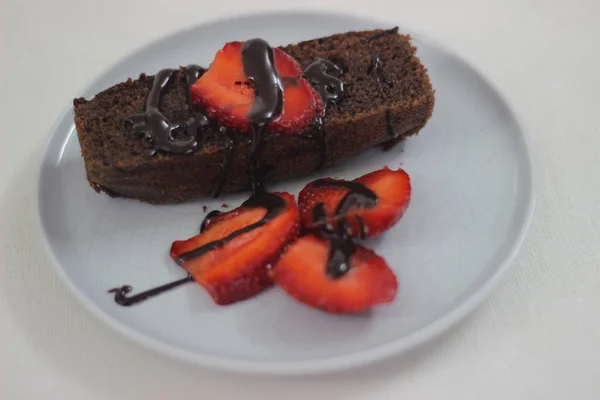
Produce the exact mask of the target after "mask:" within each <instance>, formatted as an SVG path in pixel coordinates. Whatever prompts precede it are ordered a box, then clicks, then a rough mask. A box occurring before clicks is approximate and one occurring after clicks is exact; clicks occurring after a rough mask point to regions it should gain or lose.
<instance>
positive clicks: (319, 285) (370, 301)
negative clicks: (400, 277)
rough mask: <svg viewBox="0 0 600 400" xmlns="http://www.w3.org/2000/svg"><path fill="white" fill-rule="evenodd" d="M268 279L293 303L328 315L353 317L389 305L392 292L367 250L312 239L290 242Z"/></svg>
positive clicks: (391, 281) (394, 285) (391, 278)
mask: <svg viewBox="0 0 600 400" xmlns="http://www.w3.org/2000/svg"><path fill="white" fill-rule="evenodd" d="M273 275H274V278H275V282H276V283H277V284H278V285H279V286H280V287H281V288H283V290H285V291H286V292H287V293H288V294H289V295H290V296H292V297H293V298H295V299H296V300H298V301H299V302H301V303H304V304H306V305H308V306H311V307H314V308H318V309H321V310H323V311H327V312H331V313H359V312H361V311H365V310H367V309H369V308H372V307H374V306H376V305H379V304H384V303H390V302H392V301H393V300H394V298H395V296H396V292H397V291H398V282H397V280H396V276H395V275H394V273H393V272H392V270H391V269H390V268H389V267H388V265H387V263H386V262H385V260H384V259H383V258H382V257H380V256H378V255H377V254H375V253H374V252H373V251H372V250H369V249H367V248H365V247H362V246H360V245H357V244H354V243H352V242H351V241H336V239H335V238H332V239H326V238H320V237H318V236H315V235H307V236H304V237H302V238H300V239H298V240H297V241H296V242H294V243H293V244H292V245H291V246H290V247H289V248H288V249H287V250H286V252H285V253H284V254H283V256H282V257H281V258H280V259H279V261H278V262H277V264H276V266H275V268H274V269H273Z"/></svg>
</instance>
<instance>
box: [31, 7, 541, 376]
mask: <svg viewBox="0 0 600 400" xmlns="http://www.w3.org/2000/svg"><path fill="white" fill-rule="evenodd" d="M394 25H396V23H394V21H391V22H390V21H374V20H368V19H364V18H359V17H352V16H347V15H339V14H333V15H332V14H314V13H293V14H292V13H289V14H264V15H255V16H248V17H242V18H237V19H232V20H225V21H220V22H217V23H211V24H207V25H202V26H199V27H197V28H194V29H191V30H187V31H185V32H181V33H178V34H176V35H173V36H170V37H167V38H165V39H163V40H160V41H158V42H155V43H153V44H151V45H149V46H146V47H144V48H142V49H141V50H139V51H137V52H135V53H133V54H131V55H130V56H128V57H126V58H125V59H124V60H122V61H121V62H119V63H117V64H116V65H114V66H113V67H112V68H111V69H110V70H108V71H107V72H106V73H105V74H104V75H102V76H101V77H100V78H98V79H96V80H95V81H94V82H93V83H92V84H91V85H90V86H89V88H88V89H87V90H86V91H85V92H84V93H81V95H82V96H85V97H86V98H91V97H93V96H94V94H96V93H97V92H99V91H101V90H103V89H105V88H107V87H109V86H112V85H113V84H115V83H117V82H120V81H123V80H125V79H127V78H128V77H135V76H137V75H138V74H139V73H140V72H146V73H150V74H153V73H155V72H156V71H158V70H159V69H161V68H164V67H173V66H179V65H187V64H190V63H198V64H201V65H209V64H210V62H211V61H212V58H213V56H214V54H215V52H216V51H217V50H218V49H219V48H221V47H222V46H223V44H224V43H226V42H229V41H233V40H245V39H248V38H252V37H262V38H264V39H266V40H268V41H270V42H271V44H272V45H283V44H288V43H295V42H298V41H302V40H307V39H311V38H317V37H321V36H327V35H330V34H334V33H341V32H347V31H351V30H362V29H374V28H391V27H393V26H394ZM400 31H401V32H406V31H405V30H404V29H402V28H401V29H400ZM408 33H410V34H412V36H413V40H414V44H415V45H416V46H417V48H418V51H417V54H418V56H419V57H420V58H421V60H422V62H423V63H424V64H425V65H426V66H427V68H428V69H429V74H430V77H431V81H432V83H433V85H434V87H435V89H436V105H435V110H434V113H433V117H432V118H431V120H430V122H429V123H428V124H427V126H426V128H425V129H423V130H422V132H421V133H420V134H419V135H418V136H417V137H414V138H411V139H409V140H408V141H406V142H405V143H404V144H403V146H402V148H400V147H397V148H395V149H394V150H392V151H388V152H382V151H381V149H379V148H376V149H372V150H370V151H367V152H365V153H363V154H361V155H359V156H358V157H355V158H353V159H351V160H348V161H347V162H346V163H344V164H343V165H339V166H336V167H334V168H331V169H326V170H322V171H321V172H320V173H318V174H315V175H314V176H310V177H307V178H304V179H302V180H296V181H289V182H285V183H281V184H278V185H273V186H271V187H270V189H271V190H273V191H275V190H277V191H280V190H281V191H289V192H292V193H295V194H297V193H298V192H299V190H300V189H301V188H302V187H303V186H304V185H305V184H306V183H307V182H309V181H310V180H312V179H315V178H318V177H324V176H331V177H338V178H349V179H352V178H355V177H358V176H360V175H363V174H365V173H367V172H370V171H373V170H376V169H379V168H381V167H383V166H384V165H388V166H390V167H393V168H397V167H402V168H404V169H405V170H406V171H407V172H408V173H409V174H410V176H411V179H412V185H413V194H412V201H411V205H410V207H409V208H408V211H407V212H406V214H405V216H404V217H403V218H402V220H401V221H400V222H399V223H398V224H397V225H396V226H395V227H394V228H393V229H391V230H390V231H388V232H387V233H385V234H384V235H382V236H381V237H379V238H377V239H374V240H371V241H370V243H369V245H370V246H371V247H372V248H373V249H374V250H375V251H376V252H378V253H379V254H380V255H382V256H383V257H385V259H386V260H387V261H388V263H389V265H390V266H391V267H392V268H393V270H394V271H395V273H396V274H397V276H398V279H399V282H400V291H399V293H398V296H397V298H396V300H395V301H394V302H393V303H392V304H390V305H386V306H380V307H378V308H376V309H374V310H373V311H372V312H370V313H367V314H363V315H360V316H342V315H330V314H326V313H323V312H320V311H317V310H315V309H311V308H308V307H305V306H303V305H301V304H299V303H297V302H295V301H294V300H292V299H291V298H289V297H288V296H286V295H285V294H284V293H283V292H282V291H281V290H280V289H278V288H277V287H274V288H272V289H270V290H268V291H266V292H265V293H263V294H261V295H259V296H257V297H255V298H253V299H250V300H247V301H245V302H241V303H237V304H235V305H231V306H227V307H219V306H216V305H215V304H214V303H213V302H212V300H211V299H210V297H209V296H208V295H207V293H206V292H205V291H204V290H203V289H202V288H201V287H200V286H198V285H194V284H189V285H184V286H181V287H179V288H178V289H176V290H173V291H171V292H168V293H165V294H162V295H160V296H157V297H155V298H153V299H151V300H148V301H146V302H144V303H140V304H139V305H135V306H132V307H121V306H119V305H117V304H115V302H114V300H113V296H112V295H110V294H108V293H107V290H108V289H110V288H113V287H115V286H121V285H123V284H131V285H132V286H133V287H134V292H138V291H141V290H144V289H147V288H150V287H153V286H156V285H159V284H163V283H166V282H169V281H172V280H175V279H178V278H181V277H184V276H185V273H184V271H183V270H182V269H181V268H180V267H178V266H177V265H176V264H175V263H174V262H173V261H172V260H171V259H170V258H169V255H168V250H169V248H170V245H171V243H172V241H173V240H175V239H185V238H188V237H190V236H192V235H194V234H195V233H196V232H197V230H198V226H199V223H200V222H201V220H202V218H203V211H202V206H203V205H206V206H207V207H208V210H209V211H210V210H213V209H221V205H222V204H223V203H227V204H228V205H229V206H230V207H235V206H237V205H239V204H240V203H241V202H242V201H243V200H244V199H245V198H246V197H247V196H248V194H247V193H242V194H237V195H227V196H223V197H222V198H220V199H217V200H215V199H212V198H207V199H201V200H199V201H194V202H190V203H187V204H180V205H172V206H152V205H146V204H142V203H140V202H138V201H135V200H126V199H112V198H109V197H108V196H106V195H104V194H96V193H95V192H94V191H93V190H92V189H91V188H90V186H89V185H88V183H87V181H86V178H85V171H84V164H83V160H82V158H81V155H80V150H79V144H78V140H77V135H76V132H75V127H74V124H73V114H72V110H71V109H69V110H68V111H67V112H66V113H65V115H64V117H63V118H62V120H61V121H60V122H59V123H58V125H57V126H56V127H55V129H54V131H53V132H52V137H51V139H50V142H49V145H48V148H47V150H46V153H45V156H44V159H43V161H42V165H41V174H40V180H39V194H38V196H39V216H40V224H41V229H42V232H43V236H44V238H45V241H46V242H47V247H48V249H49V253H50V254H51V256H52V258H53V259H54V261H55V263H54V264H55V265H56V269H57V271H58V273H59V275H60V276H61V277H62V279H63V280H64V282H65V283H66V285H67V286H68V287H69V288H70V289H71V290H72V291H73V292H74V293H75V295H76V297H77V298H78V299H79V300H80V301H81V302H82V303H83V304H84V305H85V306H86V307H87V308H88V309H89V310H90V311H91V312H93V314H95V315H97V316H98V317H100V318H101V319H102V320H103V321H105V322H106V323H107V324H108V325H110V326H111V327H113V328H115V329H116V330H117V331H119V332H121V333H123V334H124V335H126V336H127V337H129V338H130V339H132V340H133V341H135V342H136V343H140V344H143V345H146V346H148V347H150V348H153V349H155V350H157V351H159V352H162V353H164V354H167V355H170V356H174V357H177V358H180V359H184V360H187V361H191V362H193V363H197V364H201V365H204V366H209V367H216V368H221V369H228V370H236V371H244V372H263V373H277V374H282V373H286V374H287V373H311V372H320V371H326V370H338V369H345V368H350V367H352V366H357V365H361V364H365V363H368V362H372V361H375V360H378V359H382V358H385V357H388V356H391V355H394V354H398V353H401V352H404V351H406V350H407V349H409V348H412V347H414V346H416V345H418V344H420V343H423V342H425V341H426V340H427V339H430V338H432V337H433V336H435V335H438V334H440V333H441V332H443V331H444V330H446V329H447V328H449V327H450V326H451V325H452V324H454V323H456V322H457V321H458V320H460V319H461V317H463V316H465V315H466V314H467V313H468V312H470V311H472V310H473V309H474V308H475V306H476V305H478V304H479V303H480V302H481V301H482V300H483V299H484V298H485V297H486V296H487V295H488V294H489V293H490V291H491V289H492V287H493V286H494V285H495V284H496V283H497V282H498V280H499V277H500V275H501V273H502V272H503V271H505V270H506V268H507V267H508V265H509V264H510V262H511V261H512V260H513V259H514V257H515V253H516V251H517V249H518V248H519V246H520V245H521V243H522V241H523V238H524V235H525V232H526V229H527V226H528V223H529V220H530V217H531V214H532V210H533V206H534V190H533V181H532V180H533V177H532V160H531V155H530V150H529V147H528V144H527V141H526V138H525V137H524V134H523V132H522V131H521V128H520V127H519V125H518V123H517V122H516V120H515V117H514V116H513V114H512V113H511V111H510V108H509V107H508V105H507V104H506V103H505V101H504V100H503V99H502V98H501V97H500V96H499V94H498V93H497V92H496V90H494V88H493V87H492V86H491V85H490V84H489V83H488V82H486V80H485V79H484V78H482V76H481V75H479V74H478V73H477V72H476V71H474V70H473V69H472V68H471V67H469V66H468V65H467V64H465V63H464V62H463V61H461V59H460V58H458V57H456V56H455V55H453V54H451V53H449V52H448V51H446V50H444V49H443V48H440V47H439V46H437V45H435V44H432V43H431V42H430V41H428V40H425V39H423V38H421V37H420V36H419V35H418V34H417V33H415V32H408Z"/></svg>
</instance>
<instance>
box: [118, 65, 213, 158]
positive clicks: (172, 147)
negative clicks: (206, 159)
mask: <svg viewBox="0 0 600 400" xmlns="http://www.w3.org/2000/svg"><path fill="white" fill-rule="evenodd" d="M202 71H203V70H202V68H200V67H197V66H191V68H190V69H189V70H188V71H187V74H186V75H187V80H188V82H189V80H190V78H191V77H193V76H199V75H200V74H201V73H202ZM175 73H176V71H175V70H173V69H163V70H161V71H159V72H158V73H157V74H156V76H155V77H154V82H153V84H152V89H151V90H150V94H149V95H148V99H147V100H146V110H145V111H144V112H143V113H141V114H134V115H132V116H130V117H128V118H125V119H124V124H125V125H126V129H127V128H129V129H131V131H132V132H133V133H134V134H142V135H143V137H144V138H145V139H148V140H149V141H150V143H151V144H152V146H153V148H152V149H151V150H150V155H154V154H156V152H157V151H159V150H163V151H170V152H172V153H189V152H192V151H193V150H194V149H196V147H198V141H197V139H196V135H197V134H198V132H199V131H200V130H201V129H202V128H203V127H205V126H207V125H208V119H207V118H206V116H205V115H204V114H201V113H199V112H197V111H195V110H194V106H193V105H192V103H191V101H190V108H191V109H192V117H191V118H190V119H189V120H188V121H187V122H185V123H179V124H174V123H172V122H171V121H169V119H168V118H167V117H166V116H165V115H164V114H163V113H162V112H160V110H159V109H158V108H159V104H160V100H161V98H162V95H163V93H164V92H165V89H166V87H167V85H168V84H169V82H170V81H171V79H172V78H173V76H174V75H175ZM178 132H181V133H184V135H183V137H182V138H179V137H175V134H176V133H178Z"/></svg>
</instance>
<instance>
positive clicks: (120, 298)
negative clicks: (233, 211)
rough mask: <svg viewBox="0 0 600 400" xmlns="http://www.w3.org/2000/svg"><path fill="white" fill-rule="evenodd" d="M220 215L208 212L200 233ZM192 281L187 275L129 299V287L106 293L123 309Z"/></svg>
mask: <svg viewBox="0 0 600 400" xmlns="http://www.w3.org/2000/svg"><path fill="white" fill-rule="evenodd" d="M220 213H221V212H220V211H218V210H214V211H211V212H209V213H208V214H207V215H206V216H205V217H204V219H203V220H202V224H200V233H202V232H204V229H205V228H206V225H207V224H208V222H209V220H210V219H211V218H213V217H216V216H217V215H219V214H220ZM193 281H194V278H193V277H192V275H191V274H188V275H187V276H186V277H185V278H182V279H178V280H176V281H174V282H170V283H167V284H165V285H161V286H157V287H155V288H152V289H148V290H146V291H144V292H142V293H138V294H136V295H134V296H130V297H127V295H128V294H129V293H130V292H131V291H132V290H133V288H132V287H131V286H130V285H123V286H121V287H120V288H113V289H110V290H109V291H108V293H114V294H115V303H117V304H119V305H122V306H124V307H129V306H131V305H134V304H136V303H140V302H142V301H144V300H147V299H149V298H150V297H153V296H156V295H157V294H161V293H164V292H166V291H169V290H171V289H175V288H176V287H179V286H181V285H183V284H184V283H187V282H193Z"/></svg>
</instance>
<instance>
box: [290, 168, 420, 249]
mask: <svg viewBox="0 0 600 400" xmlns="http://www.w3.org/2000/svg"><path fill="white" fill-rule="evenodd" d="M410 196H411V184H410V177H409V176H408V174H407V173H406V172H405V171H404V170H402V169H398V170H395V171H394V170H391V169H389V168H387V167H384V168H383V169H381V170H377V171H374V172H371V173H368V174H366V175H363V176H361V177H360V178H357V179H354V180H353V181H344V180H335V179H329V178H327V179H320V180H318V181H314V182H311V183H309V184H308V185H306V186H305V187H304V189H302V191H301V192H300V194H299V196H298V203H299V207H300V216H301V219H302V224H303V225H304V227H306V228H308V229H314V228H321V229H323V226H324V225H325V226H327V227H329V228H328V229H336V227H337V226H339V224H340V222H344V223H345V224H346V227H345V230H346V232H345V234H347V235H349V236H351V237H363V238H364V237H371V236H375V235H378V234H380V233H382V232H384V231H386V230H388V229H389V228H391V227H392V226H393V225H394V224H395V223H396V222H398V220H399V219H400V218H401V217H402V215H403V214H404V212H405V211H406V209H407V208H408V205H409V203H410Z"/></svg>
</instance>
